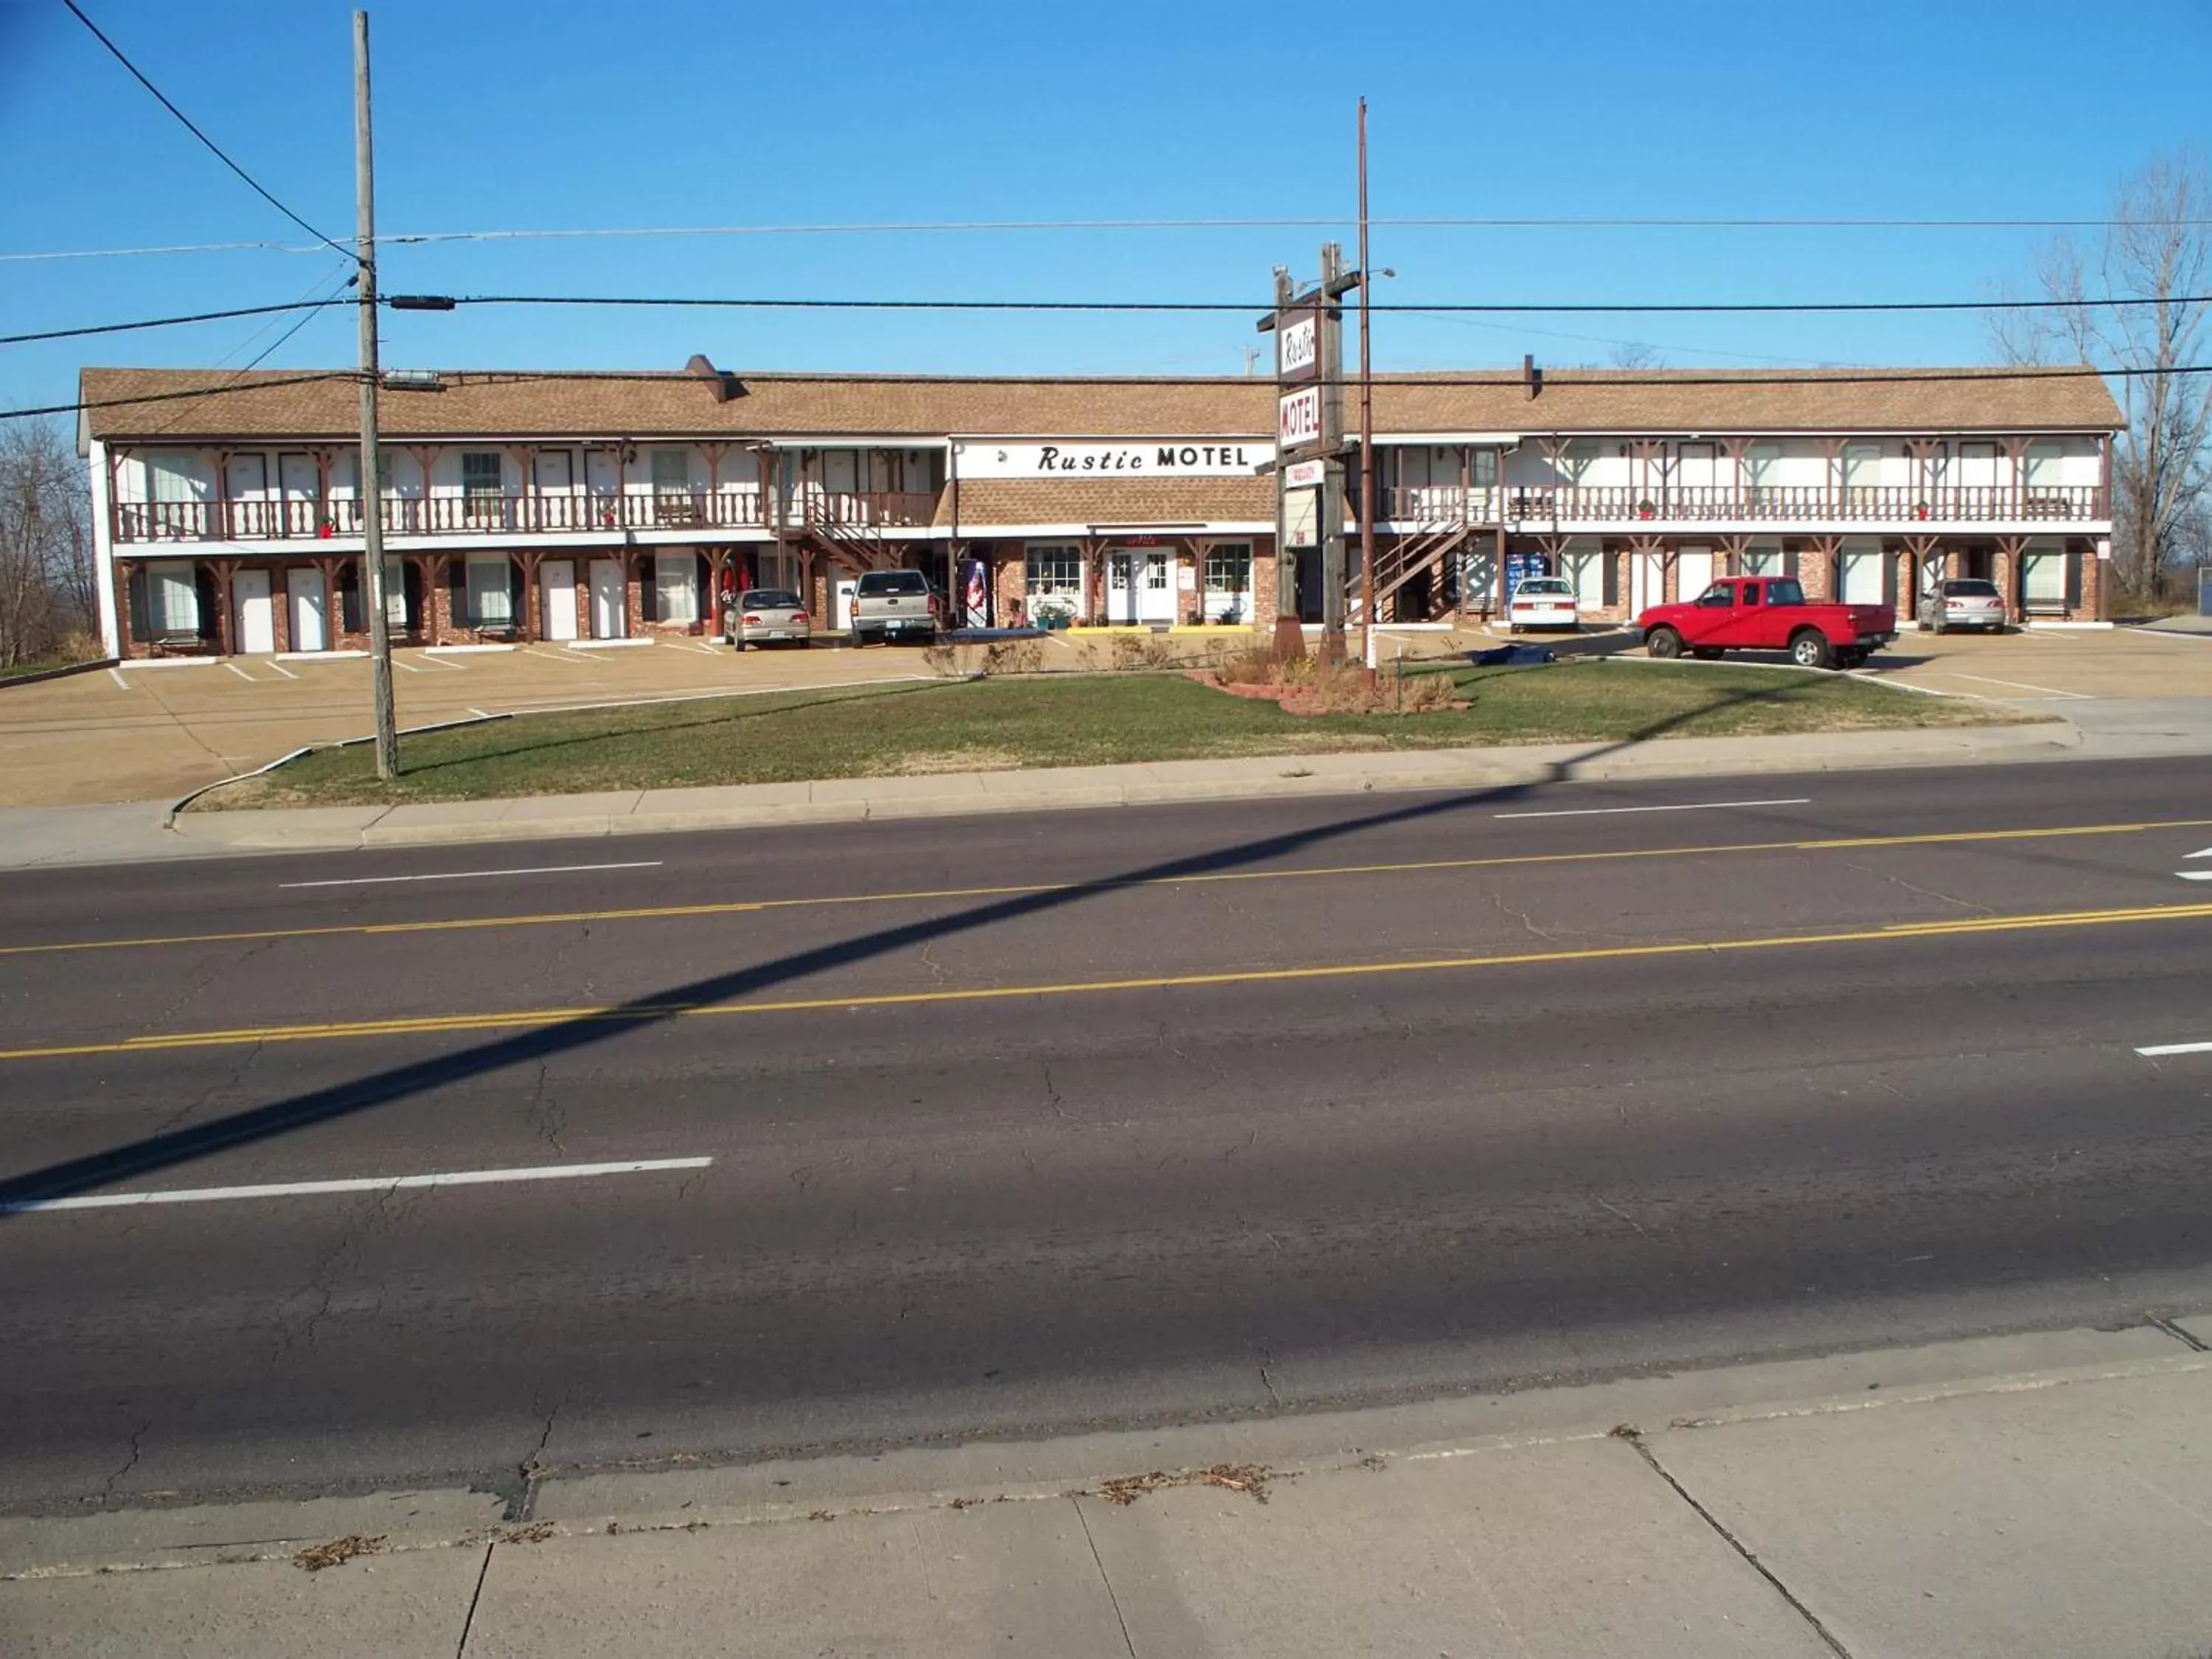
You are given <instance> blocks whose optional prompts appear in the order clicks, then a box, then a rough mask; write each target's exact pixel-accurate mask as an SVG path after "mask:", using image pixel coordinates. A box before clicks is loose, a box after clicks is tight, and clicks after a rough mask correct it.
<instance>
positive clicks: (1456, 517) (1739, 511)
mask: <svg viewBox="0 0 2212 1659" xmlns="http://www.w3.org/2000/svg"><path fill="white" fill-rule="evenodd" d="M1383 507H1384V510H1385V516H1386V517H1387V518H1388V519H1389V520H1391V521H1393V522H1395V523H1399V524H1417V525H1421V526H1429V527H1437V526H1446V525H1455V524H1478V525H1494V524H1498V523H1499V522H1501V521H1503V522H1504V523H1507V524H1516V523H1523V522H1527V523H1545V524H1549V523H1552V522H1553V521H1554V520H1556V521H1557V522H1559V523H1560V524H1563V525H1564V524H1589V525H1613V524H1634V523H1637V522H1639V521H1644V520H1668V521H1671V522H1678V523H1679V522H1684V521H1687V522H1692V523H1699V524H1742V525H1790V524H1816V523H1833V522H1846V523H1863V524H1881V525H1908V524H1917V523H1939V524H1994V523H2015V522H2020V521H2022V520H2051V521H2052V522H2054V523H2067V522H2072V521H2089V520H2102V519H2104V518H2106V517H2108V516H2109V514H2110V508H2109V507H2108V505H2107V502H2106V494H2105V491H2104V490H2103V489H2101V488H2100V487H2099V486H2097V485H2094V484H2066V485H2061V486H2057V487H2055V488H2051V487H2041V486H2027V487H2021V488H2015V487H2014V486H2012V485H2009V484H1990V485H1984V484H1949V485H1938V486H1936V487H1934V488H1915V487H1914V486H1912V485H1910V484H1870V485H1854V486H1850V487H1846V488H1843V489H1830V488H1825V487H1823V486H1820V485H1818V484H1784V485H1775V486H1766V487H1756V486H1755V487H1752V488H1747V489H1738V488H1735V487H1734V486H1728V485H1716V486H1701V485H1692V486H1687V487H1683V486H1676V487H1673V488H1668V489H1657V488H1638V487H1637V486H1634V485H1626V484H1622V485H1614V484H1600V485H1561V486H1556V487H1551V488H1546V487H1542V486H1535V485H1531V486H1527V487H1522V486H1519V485H1511V484H1509V485H1506V486H1504V488H1502V489H1500V488H1492V487H1488V486H1484V487H1478V488H1474V489H1461V488H1460V487H1459V486H1458V485H1456V484H1436V485H1429V486H1422V487H1415V488H1410V489H1393V490H1391V491H1389V495H1388V496H1387V498H1386V500H1385V501H1384V502H1383Z"/></svg>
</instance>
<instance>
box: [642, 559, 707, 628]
mask: <svg viewBox="0 0 2212 1659" xmlns="http://www.w3.org/2000/svg"><path fill="white" fill-rule="evenodd" d="M653 618H654V620H655V621H658V622H665V623H695V622H697V621H698V620H699V556H698V555H697V554H696V553H656V554H654V555H653Z"/></svg>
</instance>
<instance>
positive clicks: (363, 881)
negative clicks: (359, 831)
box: [276, 859, 660, 891]
mask: <svg viewBox="0 0 2212 1659" xmlns="http://www.w3.org/2000/svg"><path fill="white" fill-rule="evenodd" d="M659 867H660V860H659V859H640V860H635V861H633V862H631V863H629V864H540V865H534V866H532V867H531V868H529V869H526V870H445V871H441V872H438V873H437V874H435V875H428V876H349V877H347V878H345V879H343V880H342V881H280V882H278V883H277V884H276V886H277V889H278V890H280V891H281V890H283V889H285V888H288V887H377V886H381V885H383V884H386V883H387V882H394V881H477V880H481V879H482V878H485V877H487V876H568V875H574V874H575V873H576V872H579V871H582V870H658V869H659Z"/></svg>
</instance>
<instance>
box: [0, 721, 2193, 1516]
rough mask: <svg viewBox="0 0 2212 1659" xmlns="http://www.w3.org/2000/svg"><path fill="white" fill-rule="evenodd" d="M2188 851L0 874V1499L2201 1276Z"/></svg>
mask: <svg viewBox="0 0 2212 1659" xmlns="http://www.w3.org/2000/svg"><path fill="white" fill-rule="evenodd" d="M1679 808H1687V809H1689V810H1674V809H1679ZM1651 809H1668V810H1651ZM2206 849H2212V787H2208V785H2207V782H2206V780H2205V777H2204V774H2203V767H2202V765H2201V763H2195V762H2187V763H2129V764H2112V765H2103V764H2093V763H2081V764H2076V765H2070V766H2067V767H2063V768H2055V767H2019V768H1990V769H1966V770H1960V771H1955V772H1926V771H1916V772H1911V773H1886V774H1880V775H1846V774H1835V775H1814V776H1808V777H1785V778H1761V779H1756V780H1749V781H1747V780H1743V779H1727V780H1719V781H1713V782H1711V783H1700V782H1698V781H1674V782H1669V783H1665V784H1650V785H1607V786H1596V785H1576V786H1565V787H1554V788H1548V789H1532V790H1516V791H1501V792H1496V793H1489V794H1484V795H1480V796H1468V797H1452V798H1443V797H1435V796H1393V797H1387V798H1374V797H1370V798H1367V799H1358V800H1327V801H1300V802H1295V803H1285V804H1280V805H1208V806H1201V807H1188V808H1174V809H1160V810H1148V811H1100V812H1071V813H1063V814H1055V815H1051V816H1041V817H1030V818H1012V817H990V818H979V819H969V820H942V821H923V822H906V823H883V824H872V825H870V824H854V825H848V826H835V827H813V828H807V829H793V830H789V831H775V832H763V831H750V832H743V833H735V834H727V835H713V836H680V837H666V838H651V839H647V838H635V839H631V838H625V839H623V840H622V841H619V842H591V843H580V842H560V843H556V844H552V845H540V846H534V847H533V846H508V847H490V848H485V847H479V848H456V849H446V850H441V851H436V852H407V853H399V852H393V853H384V854H349V855H345V856H343V857H320V856H319V857H312V858H309V857H298V858H264V859H258V860H234V861H225V862H221V863H205V864H195V865H188V866H163V867H160V868H147V869H136V870H133V869H119V868H109V869H79V870H70V871H64V872H40V873H37V874H27V875H18V876H7V877H0V1126H4V1127H3V1128H0V1354H4V1355H5V1356H6V1363H5V1364H0V1424H4V1425H6V1426H5V1428H4V1429H0V1507H5V1508H9V1509H15V1510H35V1509H55V1508H70V1507H75V1506H80V1505H82V1504H100V1503H110V1504H112V1503H119V1502H122V1501H125V1500H126V1499H133V1498H146V1497H148V1496H149V1495H154V1494H181V1495H194V1496H199V1495H206V1496H213V1495H236V1494H240V1493H245V1492H322V1491H333V1490H341V1489H362V1488H370V1487H379V1486H401V1485H419V1484H426V1483H432V1482H435V1483H440V1484H444V1483H449V1482H452V1481H454V1480H470V1481H474V1482H477V1483H481V1484H483V1485H488V1486H495V1487H499V1488H501V1489H505V1490H509V1491H511V1492H517V1493H519V1492H520V1490H521V1489H522V1488H523V1486H525V1484H526V1480H527V1478H528V1475H529V1473H530V1471H531V1470H532V1469H534V1468H544V1467H545V1466H547V1465H549V1464H550V1465H564V1466H580V1467H600V1466H609V1465H616V1464H628V1463H637V1462H642V1463H647V1464H650V1463H653V1462H665V1461H671V1460H677V1459H684V1458H690V1457H708V1458H748V1457H760V1456H766V1455H791V1454H804V1453H806V1452H809V1451H813V1450H818V1449H832V1448H835V1449H856V1448H867V1447H873V1446H881V1445H886V1444H895V1443H913V1442H916V1441H920V1440H927V1439H941V1438H945V1437H968V1436H977V1435H1001V1434H1015V1433H1036V1432H1040V1431H1059V1430H1063V1429H1073V1428H1078V1427H1088V1426H1096V1425H1103V1424H1124V1425H1126V1424H1133V1423H1145V1422H1152V1421H1167V1420H1188V1419H1200V1418H1206V1417H1210V1416H1222V1415H1233V1414H1249V1413H1264V1412H1271V1411H1277V1410H1290V1409H1298V1408H1301V1407H1313V1406H1318V1405H1324V1404H1345V1403H1357V1402H1369V1401H1384V1400H1395V1399H1403V1398H1409V1397H1417V1396H1419V1395H1425V1394H1431V1393H1436V1392H1441V1391H1450V1390H1465V1389H1498V1388H1503V1387H1511V1386H1517V1385H1522V1384H1527V1383H1533V1382H1537V1381H1542V1380H1547V1379H1557V1378H1570V1377H1572V1378H1580V1377H1589V1376H1605V1375H1615V1374H1621V1373H1625V1372H1630V1371H1634V1370H1647V1369H1650V1368H1654V1367H1662V1366H1681V1365H1691V1364H1718V1363H1724V1362H1727V1361H1729V1360H1732V1359H1735V1358H1746V1357H1751V1356H1774V1355H1782V1354H1790V1353H1802V1352H1818V1351H1820V1350H1824V1349H1832V1348H1844V1347H1857V1346H1869V1345H1874V1344H1880V1343H1883V1342H1891V1341H1909V1340H1919V1339H1926V1338H1934V1337H1939V1336H1948V1335H1957V1334H1966V1333H1970V1332H1981V1331H1990V1330H2000V1329H2015V1328H2031V1327H2035V1326H2045V1325H2062V1324H2073V1323H2081V1322H2097V1323H2112V1322H2122V1321H2128V1320H2140V1319H2142V1318H2146V1317H2151V1316H2163V1315H2166V1314H2171V1313H2174V1312H2179V1311H2192V1310H2202V1309H2204V1308H2207V1307H2212V1206H2207V1204H2206V1203H2205V1200H2204V1194H2206V1192H2207V1191H2208V1190H2212V1127H2208V1125H2212V1112H2209V1111H2208V1109H2212V1049H2207V1050H2206V1051H2203V1052H2199V1053H2196V1054H2164V1055H2156V1056H2145V1055H2142V1054H2138V1053H2137V1052H2136V1050H2137V1049H2138V1048H2144V1047H2155V1046H2166V1045H2177V1044H2186V1043H2192V1042H2194V1043H2208V1044H2212V997H2208V995H2207V994H2206V986H2207V984H2208V982H2212V981H2208V969H2212V948H2208V947H2212V884H2204V883H2192V882H2190V881H2188V880H2186V879H2184V872H2189V873H2203V872H2212V858H2205V859H2199V860H2194V861H2192V860H2191V857H2190V855H2191V854H2196V853H2198V852H2200V851H2204V850H2206ZM578 866H589V867H578ZM423 877H436V878H438V879H419V878H423ZM393 878H406V879H393ZM701 1160H711V1162H708V1163H702V1162H701ZM638 1163H645V1164H653V1165H666V1166H667V1167H652V1168H646V1169H629V1168H623V1169H618V1170H604V1171H600V1172H598V1173H585V1174H576V1175H573V1176H563V1177H562V1178H557V1179H544V1178H533V1179H516V1178H513V1176H515V1175H516V1174H518V1173H526V1174H528V1175H531V1176H544V1175H545V1174H546V1173H547V1172H548V1171H551V1170H575V1169H576V1168H577V1166H592V1165H601V1164H617V1165H629V1164H638ZM456 1175H460V1176H487V1175H488V1176H493V1177H495V1178H491V1179H483V1180H472V1181H470V1182H459V1183H447V1184H440V1185H409V1186H395V1185H394V1184H393V1182H394V1181H395V1180H397V1179H398V1178H401V1177H410V1178H414V1177H424V1176H456ZM326 1182H353V1183H357V1184H356V1185H354V1186H352V1187H349V1188H346V1189H343V1190H330V1189H328V1188H318V1187H317V1186H315V1183H326ZM302 1185H305V1186H306V1187H307V1190H298V1188H301V1186H302ZM260 1188H279V1189H282V1190H278V1191H275V1192H271V1191H265V1190H256V1189H260ZM240 1189H246V1190H240ZM179 1192H191V1193H197V1194H202V1196H201V1197H199V1198H197V1199H195V1200H192V1201H181V1202H164V1203H161V1204H143V1203H129V1204H118V1203H116V1202H114V1201H113V1200H117V1199H118V1198H121V1197H127V1196H129V1195H132V1194H149V1193H168V1194H175V1193H179ZM57 1204H58V1205H60V1206H61V1207H52V1206H55V1205H57Z"/></svg>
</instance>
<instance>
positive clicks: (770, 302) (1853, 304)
mask: <svg viewBox="0 0 2212 1659" xmlns="http://www.w3.org/2000/svg"><path fill="white" fill-rule="evenodd" d="M347 258H349V259H351V258H353V256H352V255H351V254H348V255H347ZM352 303H353V301H350V300H335V299H333V300H295V301H288V302H286V303H283V304H281V305H266V306H238V307H232V308H231V309H229V310H226V311H201V312H193V313H189V314H187V315H185V316H179V317H148V318H143V319H138V320H137V321H134V322H127V323H92V324H87V325H83V326H82V327H77V328H52V329H45V330H41V331H39V332H36V333H32V334H0V346H9V345H27V344H31V343H36V342H40V341H45V340H74V339H84V338H87V337H91V336H94V335H100V334H128V333H132V332H135V331H141V330H145V329H153V328H175V327H180V326H183V325H187V324H191V323H211V322H221V321H224V320H227V319H231V318H235V317H264V316H269V315H271V314H273V313H280V312H287V311H300V310H308V309H317V308H320V307H328V306H336V305H350V304H352ZM380 303H381V304H384V305H386V306H389V307H392V308H393V309H395V310H400V311H412V310H451V309H453V307H455V306H617V307H654V308H665V309H681V308H684V307H704V308H710V309H718V310H751V311H950V312H963V311H980V312H1075V313H1127V314H1157V313H1252V312H1254V311H1258V310H1261V309H1263V308H1264V307H1261V306H1259V305H1258V304H1256V303H1255V302H1254V301H1243V300H890V299H864V300H833V299H777V298H747V297H730V296H722V295H698V296H684V297H673V296H671V297H662V296H654V295H561V294H481V295H458V296H455V297H453V298H452V299H450V300H448V299H447V298H444V297H442V296H427V295H407V294H395V295H386V296H384V298H383V299H382V300H381V301H380ZM2161 305H2163V306H2192V305H2212V295H2201V294H2191V295H2168V296H2166V297H2165V298H2163V299H2158V298H2150V299H2142V298H2108V299H2096V300H2089V299H2083V300H1849V301H1765V300H1760V301H1740V302H1739V301H1680V302H1649V301H1643V302H1637V303H1632V304H1620V305H1613V304H1600V303H1575V304H1560V303H1543V304H1536V303H1528V304H1503V305H1491V304H1452V303H1438V304H1433V305H1427V304H1419V303H1389V302H1385V303H1381V304H1377V305H1376V306H1375V307H1373V309H1375V310H1376V311H1384V312H1392V313H1398V314H1400V315H1403V316H1415V317H1453V316H1466V315H1469V314H1474V315H1480V316H1496V317H1506V316H1613V315H1618V316H1657V315H1669V316H1728V315H1790V314H1797V313H1890V312H1926V311H2050V310H2062V309H2069V308H2074V307H2093V308H2096V309H2114V310H2119V309H2126V308H2129V307H2144V306H2161ZM1529 332H1532V333H1542V332H1544V331H1542V330H1541V329H1535V330H1530V331H1529ZM1559 337H1560V338H1565V339H1591V338H1593V337H1591V336H1587V335H1563V336H1559ZM1676 349H1680V348H1676ZM1717 355H1718V356H1758V355H1760V354H1755V353H1740V352H1726V351H1723V352H1719V353H1718V354H1717ZM1784 361H1787V360H1784ZM1800 361H1802V360H1800Z"/></svg>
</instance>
